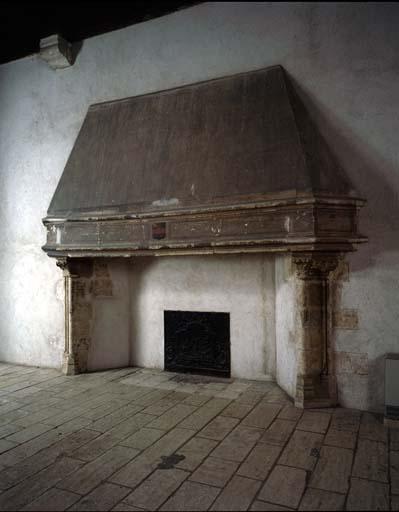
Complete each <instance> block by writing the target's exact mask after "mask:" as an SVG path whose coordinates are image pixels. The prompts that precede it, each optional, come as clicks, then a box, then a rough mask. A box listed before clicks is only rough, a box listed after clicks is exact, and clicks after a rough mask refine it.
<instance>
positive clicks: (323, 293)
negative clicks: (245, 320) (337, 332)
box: [293, 253, 340, 408]
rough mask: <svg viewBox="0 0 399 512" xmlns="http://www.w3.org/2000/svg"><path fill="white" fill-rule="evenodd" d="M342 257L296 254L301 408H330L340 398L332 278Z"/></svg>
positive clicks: (298, 394) (297, 395)
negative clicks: (332, 343) (333, 344)
mask: <svg viewBox="0 0 399 512" xmlns="http://www.w3.org/2000/svg"><path fill="white" fill-rule="evenodd" d="M339 259H340V256H339V255H338V254H330V253H301V254H296V255H294V256H293V262H294V266H295V271H296V276H297V290H296V294H297V319H296V330H297V332H296V340H297V385H296V396H295V405H296V406H297V407H302V408H311V407H330V406H334V405H335V404H336V401H337V392H336V380H335V371H334V368H333V357H331V347H330V332H331V308H330V296H329V295H330V294H329V278H330V273H331V272H332V271H333V270H335V268H336V267H337V265H338V262H339Z"/></svg>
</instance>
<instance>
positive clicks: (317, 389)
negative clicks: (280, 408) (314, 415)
mask: <svg viewBox="0 0 399 512" xmlns="http://www.w3.org/2000/svg"><path fill="white" fill-rule="evenodd" d="M336 405H337V387H336V380H335V378H334V377H333V376H331V375H325V376H321V377H320V376H315V377H313V376H303V375H300V376H298V378H297V388H296V396H295V407H298V408H300V409H322V408H327V407H335V406H336Z"/></svg>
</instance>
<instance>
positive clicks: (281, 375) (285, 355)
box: [275, 256, 297, 397]
mask: <svg viewBox="0 0 399 512" xmlns="http://www.w3.org/2000/svg"><path fill="white" fill-rule="evenodd" d="M275 290H276V303H275V325H276V381H277V383H278V385H279V386H280V387H281V388H282V389H284V390H285V391H286V392H287V393H288V394H289V395H290V396H291V397H295V394H296V392H295V391H296V380H297V357H296V342H297V340H296V337H295V315H296V304H295V275H294V273H293V269H292V265H291V258H290V256H278V257H277V258H276V264H275Z"/></svg>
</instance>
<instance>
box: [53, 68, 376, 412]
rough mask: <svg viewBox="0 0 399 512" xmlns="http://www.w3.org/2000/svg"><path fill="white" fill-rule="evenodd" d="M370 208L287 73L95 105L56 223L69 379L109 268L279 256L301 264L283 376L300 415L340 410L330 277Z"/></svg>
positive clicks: (67, 173)
mask: <svg viewBox="0 0 399 512" xmlns="http://www.w3.org/2000/svg"><path fill="white" fill-rule="evenodd" d="M363 204H364V200H362V199H360V198H358V197H357V195H356V192H355V191H354V190H353V188H352V186H351V184H350V182H349V181H348V179H347V177H346V175H345V173H344V172H343V170H342V169H341V167H340V165H339V163H338V162H337V161H336V159H335V157H334V155H333V154H332V153H331V151H330V150H329V148H328V145H327V144H326V141H325V140H324V139H323V137H322V136H321V135H320V132H319V130H318V128H317V126H315V125H314V123H313V121H312V119H311V118H310V117H309V115H308V113H307V111H306V109H305V107H304V105H303V103H302V102H301V100H300V98H299V97H298V95H297V94H296V92H295V90H294V88H293V86H292V84H291V82H290V80H289V78H288V76H287V74H286V73H285V71H284V70H283V69H282V68H281V67H280V66H274V67H271V68H267V69H260V70H257V71H251V72H247V73H242V74H238V75H234V76H230V77H224V78H220V79H216V80H210V81H207V82H202V83H198V84H192V85H188V86H184V87H181V88H177V89H172V90H167V91H160V92H156V93H152V94H146V95H143V96H137V97H133V98H126V99H122V100H117V101H110V102H106V103H102V104H97V105H92V106H91V107H90V108H89V110H88V113H87V115H86V118H85V120H84V122H83V126H82V128H81V130H80V132H79V135H78V137H77V140H76V142H75V145H74V147H73V149H72V152H71V155H70V157H69V160H68V162H67V164H66V167H65V170H64V172H63V174H62V177H61V179H60V182H59V184H58V186H57V189H56V191H55V193H54V196H53V199H52V201H51V204H50V206H49V209H48V213H47V217H46V218H45V219H44V224H45V226H46V228H47V242H46V245H45V246H44V248H43V249H44V250H45V251H46V252H47V254H48V255H49V256H50V257H54V258H56V259H57V264H58V265H59V266H60V267H61V268H62V269H63V270H64V278H65V359H64V371H65V373H66V374H74V373H79V372H84V371H87V368H88V354H89V352H90V350H91V348H92V347H93V346H94V345H95V344H96V338H97V336H99V334H98V333H99V329H98V326H97V328H96V322H97V321H98V315H97V316H96V314H95V312H94V310H95V303H96V301H99V300H103V299H102V298H107V297H109V298H111V297H113V293H114V291H113V287H114V283H113V280H112V276H110V272H109V267H110V266H111V265H109V264H108V263H109V262H111V261H115V260H116V259H121V258H124V259H129V260H130V259H131V260H132V261H134V260H135V259H136V257H138V256H151V257H152V256H166V257H173V258H175V257H177V256H179V257H187V256H190V257H192V256H194V255H218V256H220V255H240V254H246V255H249V254H265V253H268V254H270V255H273V257H274V258H275V264H276V268H277V267H278V266H279V265H280V264H278V263H277V260H279V259H280V260H282V259H283V260H284V265H283V266H287V268H288V267H289V268H290V271H289V272H288V274H289V275H290V278H289V282H290V284H289V286H287V284H286V283H284V282H281V283H280V285H281V286H280V285H279V286H280V288H281V290H283V292H281V293H283V294H284V293H288V292H287V290H289V298H288V300H285V304H289V308H287V313H286V316H284V314H283V312H284V308H280V307H279V305H278V300H277V296H276V304H275V312H276V314H275V315H274V314H273V312H269V317H268V318H269V319H270V318H276V322H277V319H279V325H278V326H277V325H276V328H275V338H276V339H275V347H276V351H277V352H278V353H277V357H276V358H275V361H276V368H275V374H274V377H275V378H276V379H277V381H278V382H279V383H283V382H286V381H289V382H290V383H291V384H290V385H289V393H290V394H291V396H292V397H293V398H294V399H295V403H296V404H297V405H298V406H300V407H323V406H330V405H333V404H335V403H336V385H335V370H334V356H333V349H332V346H331V343H330V338H331V337H330V333H331V324H332V321H331V318H332V313H333V312H332V299H331V293H330V291H331V290H330V288H331V287H330V281H331V278H332V277H331V276H332V275H333V273H334V272H335V270H336V269H337V267H339V266H340V265H341V263H342V261H343V259H344V256H345V253H346V252H349V251H353V250H355V248H356V244H358V243H360V242H365V241H366V238H365V237H363V236H362V235H360V234H359V232H358V210H359V209H360V207H361V206H363ZM133 265H134V263H133ZM280 267H281V265H280ZM280 267H279V268H280ZM277 274H278V273H276V276H277ZM244 275H245V270H244ZM279 275H280V274H279ZM281 275H282V274H281ZM161 279H162V278H161ZM276 279H277V277H276ZM283 281H284V280H283ZM276 282H277V281H276ZM134 290H135V292H136V293H140V291H139V287H135V288H134ZM281 290H280V291H281ZM281 293H280V295H281ZM104 300H105V299H104ZM128 300H132V299H131V297H130V298H129V299H128ZM104 304H105V303H104ZM104 304H103V305H104ZM127 308H128V304H126V305H125V309H127ZM164 309H168V308H164ZM173 309H175V308H173ZM108 310H109V311H111V310H112V306H111V303H109V306H108ZM203 311H208V308H207V306H206V304H205V305H204V309H203ZM102 314H103V315H104V314H105V315H106V314H107V311H106V309H105V310H104V311H102ZM162 321H163V320H162V319H158V322H162ZM158 349H159V346H158ZM192 349H193V350H194V348H193V347H192ZM232 352H233V346H232ZM241 353H243V352H241ZM237 357H238V358H239V356H237ZM237 357H236V358H235V359H234V358H232V360H231V367H232V368H233V367H234V365H235V361H236V360H237ZM192 359H195V357H194V356H193V358H192ZM200 369H201V368H197V370H200ZM287 372H289V373H290V375H289V376H288V378H287V375H286V373H287ZM283 374H284V378H282V377H281V376H282V375H283Z"/></svg>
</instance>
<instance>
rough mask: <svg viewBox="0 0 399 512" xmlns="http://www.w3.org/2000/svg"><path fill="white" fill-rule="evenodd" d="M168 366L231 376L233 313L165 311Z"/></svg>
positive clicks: (184, 370) (166, 361)
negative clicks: (231, 326)
mask: <svg viewBox="0 0 399 512" xmlns="http://www.w3.org/2000/svg"><path fill="white" fill-rule="evenodd" d="M164 332H165V351H164V353H165V370H169V371H173V372H184V373H197V374H203V375H215V376H219V377H230V372H231V368H230V314H229V313H210V312H197V311H164Z"/></svg>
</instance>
